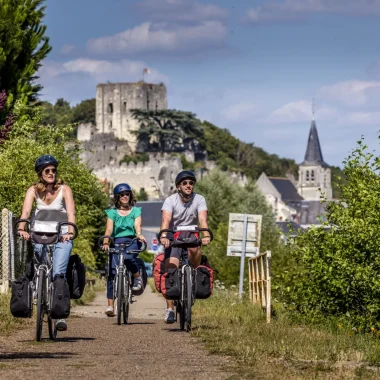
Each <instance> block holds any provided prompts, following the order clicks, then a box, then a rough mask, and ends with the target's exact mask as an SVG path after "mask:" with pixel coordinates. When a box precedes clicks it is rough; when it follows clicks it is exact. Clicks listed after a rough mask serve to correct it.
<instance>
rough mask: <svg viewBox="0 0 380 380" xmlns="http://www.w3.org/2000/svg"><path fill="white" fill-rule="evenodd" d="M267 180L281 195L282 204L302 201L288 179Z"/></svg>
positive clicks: (274, 178)
mask: <svg viewBox="0 0 380 380" xmlns="http://www.w3.org/2000/svg"><path fill="white" fill-rule="evenodd" d="M268 179H269V181H271V182H272V184H273V186H274V187H275V188H276V189H277V191H278V192H279V193H280V194H281V199H282V200H283V201H284V202H289V201H301V200H303V198H302V197H301V195H299V194H298V192H297V189H296V188H295V186H294V185H293V183H292V182H291V181H290V180H289V179H288V178H280V177H268Z"/></svg>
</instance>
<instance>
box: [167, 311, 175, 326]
mask: <svg viewBox="0 0 380 380" xmlns="http://www.w3.org/2000/svg"><path fill="white" fill-rule="evenodd" d="M174 322H175V314H174V310H173V309H166V314H165V323H174Z"/></svg>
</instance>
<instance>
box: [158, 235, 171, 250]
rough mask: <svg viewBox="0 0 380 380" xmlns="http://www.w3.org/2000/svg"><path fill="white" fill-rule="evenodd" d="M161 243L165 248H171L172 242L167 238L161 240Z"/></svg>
mask: <svg viewBox="0 0 380 380" xmlns="http://www.w3.org/2000/svg"><path fill="white" fill-rule="evenodd" d="M160 243H161V244H162V245H163V246H164V247H165V248H169V246H170V240H169V239H168V238H166V237H162V238H161V239H160Z"/></svg>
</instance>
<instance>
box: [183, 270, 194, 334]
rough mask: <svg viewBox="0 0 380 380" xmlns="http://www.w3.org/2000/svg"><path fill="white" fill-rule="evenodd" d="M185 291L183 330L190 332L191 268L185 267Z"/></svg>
mask: <svg viewBox="0 0 380 380" xmlns="http://www.w3.org/2000/svg"><path fill="white" fill-rule="evenodd" d="M184 285H185V291H184V302H183V307H184V309H185V326H184V327H185V330H186V331H190V330H191V307H192V305H193V291H192V289H193V287H192V279H191V268H190V267H189V266H187V267H186V268H185V284H184Z"/></svg>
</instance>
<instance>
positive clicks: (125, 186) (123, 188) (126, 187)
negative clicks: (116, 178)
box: [113, 183, 132, 197]
mask: <svg viewBox="0 0 380 380" xmlns="http://www.w3.org/2000/svg"><path fill="white" fill-rule="evenodd" d="M123 191H132V188H131V186H129V185H128V184H127V183H119V184H118V185H116V186H115V188H114V189H113V196H114V197H116V196H117V195H119V194H120V193H122V192H123Z"/></svg>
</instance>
